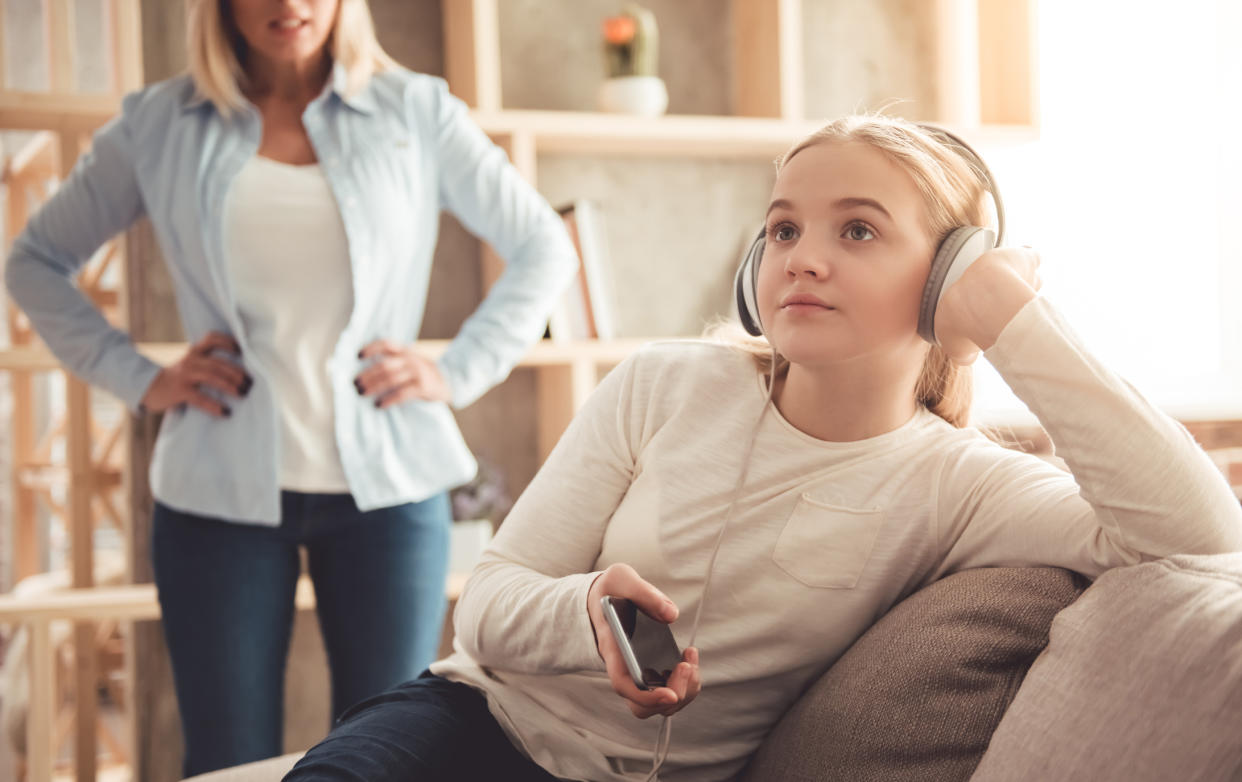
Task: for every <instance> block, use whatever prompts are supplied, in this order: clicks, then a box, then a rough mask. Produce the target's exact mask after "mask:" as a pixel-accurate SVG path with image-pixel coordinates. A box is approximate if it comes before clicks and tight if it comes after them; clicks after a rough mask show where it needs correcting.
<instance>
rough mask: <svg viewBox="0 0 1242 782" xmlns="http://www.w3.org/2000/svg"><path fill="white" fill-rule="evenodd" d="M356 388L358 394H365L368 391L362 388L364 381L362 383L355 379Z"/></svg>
mask: <svg viewBox="0 0 1242 782" xmlns="http://www.w3.org/2000/svg"><path fill="white" fill-rule="evenodd" d="M354 388H356V389H358V396H362V395H363V394H365V393H366V392H365V391H363V390H362V383H361V381H358V380H355V381H354Z"/></svg>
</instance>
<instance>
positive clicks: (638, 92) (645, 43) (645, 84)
mask: <svg viewBox="0 0 1242 782" xmlns="http://www.w3.org/2000/svg"><path fill="white" fill-rule="evenodd" d="M603 33H604V59H605V62H606V64H607V68H608V78H607V79H606V80H605V81H604V83H603V84H601V85H600V88H599V94H598V96H597V97H598V103H599V109H600V111H607V112H616V113H623V114H639V115H642V116H648V117H656V116H659V115H661V114H663V113H664V111H665V110H666V109H667V108H668V90H667V89H666V88H665V86H664V81H663V80H662V79H661V78H660V77H659V76H657V75H656V73H657V68H656V63H657V61H658V57H659V50H660V33H659V29H658V28H657V26H656V19H655V14H653V13H651V11H649V10H647V9H646V8H643V7H641V6H637V5H633V4H630V5H626V6H625V9H624V10H623V11H622V12H621V13H620V14H618V15H616V16H610V17H607V18H606V19H604V26H603Z"/></svg>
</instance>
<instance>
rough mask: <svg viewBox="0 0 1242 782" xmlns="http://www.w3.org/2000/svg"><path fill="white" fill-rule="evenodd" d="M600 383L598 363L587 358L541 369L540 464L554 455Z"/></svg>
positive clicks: (538, 385) (537, 384) (538, 377)
mask: <svg viewBox="0 0 1242 782" xmlns="http://www.w3.org/2000/svg"><path fill="white" fill-rule="evenodd" d="M598 382H599V370H598V368H597V365H596V363H595V362H593V361H589V360H586V359H583V360H580V361H574V362H572V363H570V364H567V365H560V366H547V367H540V369H539V370H538V373H537V374H536V376H535V391H536V394H537V396H538V399H537V402H536V407H537V408H538V411H539V412H538V416H537V420H538V421H539V429H538V431H537V433H536V441H537V442H536V449H537V452H538V456H539V463H540V464H543V463H544V461H546V460H547V458H548V455H549V454H550V453H552V449H553V448H554V447H556V444H557V442H559V441H560V439H561V435H563V434H564V433H565V429H567V428H568V427H569V422H570V421H571V420H573V417H574V414H575V413H577V412H578V410H579V408H581V407H582V404H583V402H585V401H586V398H587V397H588V396H589V395H590V393H591V390H592V389H594V388H595V386H596V384H597V383H598Z"/></svg>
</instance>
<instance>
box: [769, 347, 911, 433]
mask: <svg viewBox="0 0 1242 782" xmlns="http://www.w3.org/2000/svg"><path fill="white" fill-rule="evenodd" d="M921 371H922V365H921V364H914V365H913V366H912V365H911V362H910V361H909V360H908V359H905V358H901V359H899V358H898V357H897V356H888V357H879V358H877V357H873V356H872V357H866V358H863V359H857V360H854V361H849V362H845V363H843V364H836V365H832V366H824V367H807V366H803V365H800V364H791V365H790V367H789V371H788V373H786V375H785V376H784V377H783V378H780V379H779V380H778V382H777V386H776V391H775V394H774V398H775V404H776V409H777V410H779V411H780V413H781V415H782V416H784V418H785V420H786V421H788V422H789V423H790V424H792V425H793V426H794V427H795V428H797V429H798V430H799V431H802V432H805V433H806V434H808V435H810V436H811V437H814V438H816V439H818V440H825V441H828V442H855V441H857V440H865V439H867V438H869V437H876V436H877V435H881V434H884V433H885V432H891V431H893V430H894V429H897V428H899V427H901V426H902V425H903V424H905V423H906V422H907V421H909V420H910V419H911V417H913V416H914V414H915V412H917V410H918V402H917V401H916V400H915V398H914V388H915V384H916V383H917V382H918V376H919V373H920V372H921Z"/></svg>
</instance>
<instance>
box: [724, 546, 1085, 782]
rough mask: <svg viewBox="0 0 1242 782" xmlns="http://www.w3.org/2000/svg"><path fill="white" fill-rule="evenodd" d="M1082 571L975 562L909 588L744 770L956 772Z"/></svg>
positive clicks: (785, 781)
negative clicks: (921, 586) (978, 564)
mask: <svg viewBox="0 0 1242 782" xmlns="http://www.w3.org/2000/svg"><path fill="white" fill-rule="evenodd" d="M1085 585H1086V582H1085V579H1082V578H1081V577H1079V576H1076V575H1074V574H1072V573H1070V572H1068V571H1065V570H1060V569H1056V568H981V569H978V570H968V571H964V572H962V573H957V574H954V575H951V576H948V577H947V578H944V579H941V580H940V581H937V582H936V583H934V584H932V585H930V586H928V587H926V588H924V589H922V590H920V591H919V592H917V593H915V594H914V595H912V596H910V597H909V598H907V599H906V600H904V601H903V602H901V603H900V604H898V605H897V606H895V607H894V608H893V609H892V610H891V611H889V612H888V613H887V614H886V615H885V616H884V617H883V618H881V619H880V621H879V622H877V623H876V624H875V625H874V626H872V627H871V629H870V630H868V631H867V632H866V633H865V634H864V635H863V636H862V637H861V638H859V639H858V641H856V642H855V643H854V645H853V646H852V647H850V649H849V650H848V651H847V652H846V653H845V654H844V655H843V656H842V657H841V659H840V660H838V661H837V662H836V664H835V665H833V666H832V668H831V669H830V670H829V671H828V672H827V673H826V674H824V676H823V677H821V678H820V680H819V681H818V682H816V683H815V684H814V685H813V686H812V687H811V689H810V690H808V691H807V693H806V694H805V695H804V696H803V697H802V698H801V699H800V700H799V701H798V703H797V704H795V705H794V707H793V708H792V709H790V711H789V712H788V713H787V714H786V715H785V717H784V718H782V719H781V721H780V723H778V724H777V726H776V727H775V728H774V729H773V730H772V733H771V734H770V735H769V736H768V738H767V740H766V741H765V742H764V744H763V746H762V747H760V749H759V752H758V753H757V754H756V756H755V758H754V759H753V761H752V762H751V764H750V766H749V767H748V768H747V771H746V773H745V775H744V776H743V780H745V782H771V780H782V782H811V781H812V780H814V781H815V782H823V781H824V780H850V781H851V782H869V781H870V780H875V781H876V782H903V781H904V780H910V782H915V781H916V780H917V782H939V781H942V780H955V781H957V782H960V781H961V780H965V779H967V778H969V777H970V774H971V772H972V771H973V770H974V768H975V766H976V765H977V764H978V763H979V759H980V758H981V757H982V756H983V752H984V750H985V749H986V748H987V746H988V739H989V737H990V736H991V735H992V731H993V730H994V729H995V728H996V725H997V723H998V722H1000V719H1001V715H1003V714H1004V712H1005V709H1006V707H1008V705H1009V703H1010V701H1011V700H1012V699H1013V696H1014V693H1015V692H1016V691H1017V689H1018V687H1019V685H1020V684H1021V683H1022V678H1023V676H1024V675H1025V673H1026V670H1027V668H1028V667H1029V666H1030V664H1031V662H1032V661H1033V660H1034V659H1035V657H1036V656H1037V655H1038V654H1039V653H1040V651H1041V650H1043V648H1044V646H1045V644H1046V643H1047V640H1048V627H1049V625H1050V624H1051V622H1052V618H1053V616H1055V615H1056V613H1057V612H1058V611H1060V610H1061V609H1062V608H1064V607H1065V606H1066V605H1068V604H1069V603H1071V602H1073V600H1074V598H1076V597H1077V596H1078V594H1079V593H1080V592H1081V591H1082V589H1083V588H1084V586H1085Z"/></svg>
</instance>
